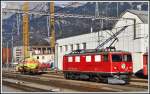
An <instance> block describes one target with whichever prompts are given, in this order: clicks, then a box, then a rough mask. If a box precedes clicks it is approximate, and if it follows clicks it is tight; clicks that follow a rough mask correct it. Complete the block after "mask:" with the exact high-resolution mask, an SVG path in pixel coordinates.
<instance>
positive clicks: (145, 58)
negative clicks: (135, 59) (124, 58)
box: [143, 53, 148, 77]
mask: <svg viewBox="0 0 150 94" xmlns="http://www.w3.org/2000/svg"><path fill="white" fill-rule="evenodd" d="M147 65H148V53H144V54H143V74H144V76H145V77H147V76H148V66H147Z"/></svg>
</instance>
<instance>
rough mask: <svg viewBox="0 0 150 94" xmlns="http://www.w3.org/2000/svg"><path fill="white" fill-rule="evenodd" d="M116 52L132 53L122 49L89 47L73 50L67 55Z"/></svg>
mask: <svg viewBox="0 0 150 94" xmlns="http://www.w3.org/2000/svg"><path fill="white" fill-rule="evenodd" d="M110 52H111V53H112V52H113V53H115V52H117V53H118V52H124V53H130V52H128V51H122V50H105V49H87V50H73V51H72V52H71V53H69V54H66V55H77V54H98V53H110Z"/></svg>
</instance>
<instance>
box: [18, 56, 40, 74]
mask: <svg viewBox="0 0 150 94" xmlns="http://www.w3.org/2000/svg"><path fill="white" fill-rule="evenodd" d="M39 67H40V62H39V61H38V60H37V59H34V58H26V59H23V60H21V61H20V62H19V63H18V65H17V66H16V71H18V72H21V73H37V72H38V71H39Z"/></svg>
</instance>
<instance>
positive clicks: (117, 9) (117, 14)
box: [117, 2, 119, 17]
mask: <svg viewBox="0 0 150 94" xmlns="http://www.w3.org/2000/svg"><path fill="white" fill-rule="evenodd" d="M118 10H119V9H118V2H117V17H118V16H119V14H118Z"/></svg>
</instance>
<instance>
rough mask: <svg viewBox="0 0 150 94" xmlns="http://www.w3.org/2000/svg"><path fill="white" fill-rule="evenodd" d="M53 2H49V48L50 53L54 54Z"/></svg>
mask: <svg viewBox="0 0 150 94" xmlns="http://www.w3.org/2000/svg"><path fill="white" fill-rule="evenodd" d="M54 25H55V22H54V1H52V2H50V32H51V34H50V35H51V36H50V47H51V49H52V53H54V52H55V29H54Z"/></svg>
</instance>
